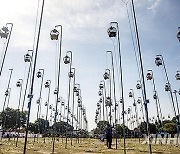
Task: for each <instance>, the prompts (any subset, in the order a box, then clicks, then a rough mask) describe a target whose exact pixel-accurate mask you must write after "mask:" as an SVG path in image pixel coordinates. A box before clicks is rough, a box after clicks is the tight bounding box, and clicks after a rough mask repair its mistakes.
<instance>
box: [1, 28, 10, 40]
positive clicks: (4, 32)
mask: <svg viewBox="0 0 180 154" xmlns="http://www.w3.org/2000/svg"><path fill="white" fill-rule="evenodd" d="M8 34H9V30H8V28H7V27H3V28H1V30H0V37H1V38H5V39H7V38H8Z"/></svg>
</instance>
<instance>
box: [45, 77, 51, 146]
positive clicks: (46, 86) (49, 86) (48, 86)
mask: <svg viewBox="0 0 180 154" xmlns="http://www.w3.org/2000/svg"><path fill="white" fill-rule="evenodd" d="M46 83H47V85H45V88H48V96H47V108H46V121H45V132H46V131H47V127H48V111H49V97H50V91H51V80H47V81H46ZM44 143H45V137H44Z"/></svg>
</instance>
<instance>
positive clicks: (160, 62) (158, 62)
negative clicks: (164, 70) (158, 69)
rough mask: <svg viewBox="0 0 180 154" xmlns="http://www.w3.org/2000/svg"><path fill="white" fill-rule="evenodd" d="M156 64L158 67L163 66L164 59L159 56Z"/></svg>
mask: <svg viewBox="0 0 180 154" xmlns="http://www.w3.org/2000/svg"><path fill="white" fill-rule="evenodd" d="M155 64H156V65H157V66H160V65H162V59H161V58H160V57H159V56H157V57H156V58H155Z"/></svg>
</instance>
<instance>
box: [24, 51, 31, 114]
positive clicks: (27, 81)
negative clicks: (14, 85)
mask: <svg viewBox="0 0 180 154" xmlns="http://www.w3.org/2000/svg"><path fill="white" fill-rule="evenodd" d="M30 51H31V52H32V55H31V57H29V58H30V59H29V68H28V74H27V79H26V85H25V90H24V97H23V101H22V112H23V110H24V103H25V99H26V93H27V89H28V83H29V79H30V74H31V69H32V58H33V50H28V53H29V52H30ZM25 62H27V61H25Z"/></svg>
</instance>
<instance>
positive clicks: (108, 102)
mask: <svg viewBox="0 0 180 154" xmlns="http://www.w3.org/2000/svg"><path fill="white" fill-rule="evenodd" d="M105 105H106V106H109V107H110V106H112V100H111V98H110V97H109V96H108V97H106V100H105Z"/></svg>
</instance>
